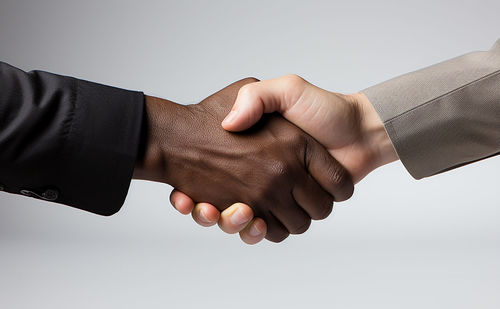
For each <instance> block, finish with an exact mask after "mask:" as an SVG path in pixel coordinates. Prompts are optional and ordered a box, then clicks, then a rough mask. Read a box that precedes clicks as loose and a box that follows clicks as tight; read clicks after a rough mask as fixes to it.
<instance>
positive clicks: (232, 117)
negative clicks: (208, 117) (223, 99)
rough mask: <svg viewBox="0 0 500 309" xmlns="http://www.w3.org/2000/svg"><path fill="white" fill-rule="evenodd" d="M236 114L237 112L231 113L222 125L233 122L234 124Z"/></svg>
mask: <svg viewBox="0 0 500 309" xmlns="http://www.w3.org/2000/svg"><path fill="white" fill-rule="evenodd" d="M236 114H237V112H236V111H234V110H233V111H231V112H229V114H228V115H227V116H226V118H224V120H223V121H222V124H230V123H231V122H233V120H234V119H235V118H236Z"/></svg>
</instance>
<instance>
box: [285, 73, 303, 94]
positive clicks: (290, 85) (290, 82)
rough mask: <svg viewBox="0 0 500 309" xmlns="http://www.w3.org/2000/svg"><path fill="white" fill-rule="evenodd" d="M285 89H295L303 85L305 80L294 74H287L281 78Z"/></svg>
mask: <svg viewBox="0 0 500 309" xmlns="http://www.w3.org/2000/svg"><path fill="white" fill-rule="evenodd" d="M283 82H284V86H285V89H287V90H290V89H296V88H298V87H300V86H302V85H304V84H305V80H304V79H303V78H302V77H300V76H298V75H296V74H287V75H285V76H283Z"/></svg>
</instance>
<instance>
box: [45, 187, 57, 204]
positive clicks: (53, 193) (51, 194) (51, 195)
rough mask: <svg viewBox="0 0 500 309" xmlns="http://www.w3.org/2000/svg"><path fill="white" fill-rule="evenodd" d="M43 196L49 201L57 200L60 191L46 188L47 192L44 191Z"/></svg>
mask: <svg viewBox="0 0 500 309" xmlns="http://www.w3.org/2000/svg"><path fill="white" fill-rule="evenodd" d="M42 197H43V198H44V199H45V200H47V201H55V200H57V199H58V198H59V192H57V190H52V189H49V190H45V192H43V193H42Z"/></svg>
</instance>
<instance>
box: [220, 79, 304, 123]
mask: <svg viewBox="0 0 500 309" xmlns="http://www.w3.org/2000/svg"><path fill="white" fill-rule="evenodd" d="M307 85H308V83H307V82H306V81H305V80H303V79H302V78H300V77H298V76H296V75H287V76H284V77H281V78H277V79H270V80H266V81H260V82H256V83H250V84H247V85H244V86H243V87H241V88H240V90H239V92H238V97H237V98H236V101H235V103H234V105H233V108H232V110H231V112H229V114H228V115H227V116H226V118H225V119H224V121H223V122H222V127H223V128H224V129H226V130H228V131H242V130H245V129H248V128H250V127H251V126H252V125H254V124H255V123H256V122H257V121H258V120H259V119H260V118H261V117H262V114H263V113H272V112H275V111H278V112H280V113H282V114H284V113H285V112H286V111H287V110H288V109H289V108H291V105H293V104H295V102H297V101H298V99H299V98H300V94H301V93H302V92H303V91H304V89H305V87H306V86H307Z"/></svg>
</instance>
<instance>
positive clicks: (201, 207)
mask: <svg viewBox="0 0 500 309" xmlns="http://www.w3.org/2000/svg"><path fill="white" fill-rule="evenodd" d="M192 216H193V219H194V221H195V222H196V223H198V224H199V225H201V226H207V227H208V226H212V225H214V224H216V223H217V221H219V217H220V212H219V211H218V210H217V208H215V206H213V205H211V204H208V203H198V204H196V205H195V206H194V210H193V212H192Z"/></svg>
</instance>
